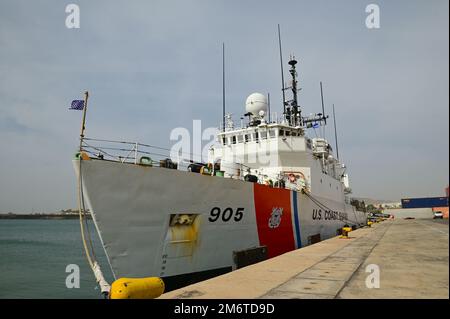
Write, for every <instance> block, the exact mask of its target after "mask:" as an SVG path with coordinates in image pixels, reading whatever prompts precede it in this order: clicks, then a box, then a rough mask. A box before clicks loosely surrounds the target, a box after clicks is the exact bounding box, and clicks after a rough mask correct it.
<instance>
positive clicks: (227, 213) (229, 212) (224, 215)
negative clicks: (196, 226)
mask: <svg viewBox="0 0 450 319" xmlns="http://www.w3.org/2000/svg"><path fill="white" fill-rule="evenodd" d="M243 216H244V207H239V208H237V209H236V211H234V210H233V208H231V207H227V208H225V209H224V210H221V209H220V207H213V208H212V209H211V212H210V213H209V217H208V220H209V221H210V222H216V221H218V220H219V218H220V219H222V221H224V222H228V221H230V220H231V218H233V220H234V221H235V222H238V221H240V220H241V219H242V217H243Z"/></svg>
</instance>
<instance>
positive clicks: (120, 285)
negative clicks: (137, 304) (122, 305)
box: [109, 277, 165, 299]
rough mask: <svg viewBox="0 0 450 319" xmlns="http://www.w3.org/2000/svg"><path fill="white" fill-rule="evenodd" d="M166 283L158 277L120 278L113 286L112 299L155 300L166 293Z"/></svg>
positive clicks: (110, 294) (110, 296)
mask: <svg viewBox="0 0 450 319" xmlns="http://www.w3.org/2000/svg"><path fill="white" fill-rule="evenodd" d="M164 288H165V287H164V282H163V281H162V279H161V278H158V277H147V278H119V279H117V280H116V281H114V282H113V283H112V285H111V291H110V293H109V298H110V299H153V298H158V297H159V296H161V295H162V293H163V292H164Z"/></svg>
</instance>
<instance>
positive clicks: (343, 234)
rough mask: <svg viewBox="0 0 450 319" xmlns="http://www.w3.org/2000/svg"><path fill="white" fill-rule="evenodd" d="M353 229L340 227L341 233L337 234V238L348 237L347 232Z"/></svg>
mask: <svg viewBox="0 0 450 319" xmlns="http://www.w3.org/2000/svg"><path fill="white" fill-rule="evenodd" d="M352 230H353V229H352V228H351V227H342V235H341V236H339V238H342V239H348V238H350V237H348V233H349V232H351V231H352Z"/></svg>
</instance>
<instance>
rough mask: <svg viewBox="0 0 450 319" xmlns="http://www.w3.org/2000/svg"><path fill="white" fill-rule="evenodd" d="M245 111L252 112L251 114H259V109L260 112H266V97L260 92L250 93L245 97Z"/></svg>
mask: <svg viewBox="0 0 450 319" xmlns="http://www.w3.org/2000/svg"><path fill="white" fill-rule="evenodd" d="M245 111H246V112H247V113H252V114H253V116H259V115H260V114H261V111H263V113H262V114H266V112H267V98H266V96H265V95H264V94H261V93H252V94H250V95H249V96H248V97H247V100H246V101H245Z"/></svg>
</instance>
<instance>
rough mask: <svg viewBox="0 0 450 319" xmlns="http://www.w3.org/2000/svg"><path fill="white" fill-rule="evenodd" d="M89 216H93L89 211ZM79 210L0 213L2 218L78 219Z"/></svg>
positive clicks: (87, 213)
mask: <svg viewBox="0 0 450 319" xmlns="http://www.w3.org/2000/svg"><path fill="white" fill-rule="evenodd" d="M86 216H87V218H91V214H90V213H89V211H87V212H86ZM79 217H80V216H79V213H78V210H76V209H63V210H61V211H59V212H54V213H13V212H8V213H0V219H77V218H79Z"/></svg>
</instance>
